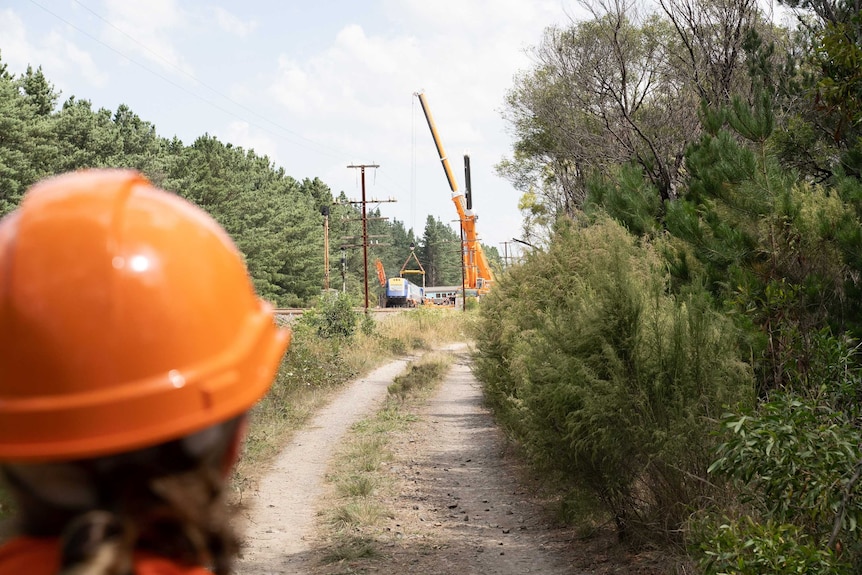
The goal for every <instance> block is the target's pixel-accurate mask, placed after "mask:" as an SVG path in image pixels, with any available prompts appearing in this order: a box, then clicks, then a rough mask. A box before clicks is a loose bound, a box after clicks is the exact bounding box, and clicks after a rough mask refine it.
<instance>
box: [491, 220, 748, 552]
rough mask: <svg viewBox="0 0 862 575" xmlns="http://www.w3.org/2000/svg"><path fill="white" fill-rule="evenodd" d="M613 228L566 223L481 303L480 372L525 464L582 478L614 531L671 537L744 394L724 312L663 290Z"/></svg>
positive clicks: (660, 271) (694, 293)
mask: <svg viewBox="0 0 862 575" xmlns="http://www.w3.org/2000/svg"><path fill="white" fill-rule="evenodd" d="M667 281H668V280H667V273H666V271H665V267H664V265H663V261H662V259H661V258H660V257H659V255H658V253H657V251H656V250H655V249H653V248H652V247H650V246H649V245H641V244H639V243H638V241H637V240H636V239H635V238H634V237H633V236H632V235H631V234H629V233H628V232H627V231H626V230H625V229H623V228H622V227H621V226H620V225H618V224H616V223H614V222H613V221H611V220H609V219H600V220H599V221H597V222H596V223H595V224H593V225H590V226H589V227H584V228H578V227H576V226H574V225H563V226H562V227H561V229H560V230H559V231H558V233H557V235H556V236H555V238H554V241H553V243H552V245H551V248H550V250H549V251H548V252H547V253H544V254H537V255H535V256H534V257H533V258H531V259H530V261H528V262H527V263H526V264H524V265H523V266H521V267H520V268H519V269H517V270H513V273H511V274H509V275H507V276H506V277H504V278H502V281H500V282H499V284H500V285H499V286H498V287H497V288H495V290H494V291H493V292H492V293H491V294H490V295H489V296H488V297H487V298H486V299H485V301H483V304H482V310H481V318H482V319H481V322H480V325H479V328H478V331H477V347H478V357H477V374H478V375H479V377H480V378H481V379H482V380H483V382H484V384H485V388H486V390H487V395H488V398H489V400H490V402H491V403H492V405H494V407H495V409H496V410H497V412H498V414H499V416H500V420H501V422H503V423H504V424H505V425H506V426H507V428H508V430H509V431H510V433H511V434H512V435H513V436H515V437H516V438H517V439H518V440H519V441H521V442H522V443H523V444H524V446H525V448H526V451H527V452H528V453H529V454H530V455H531V456H532V458H533V459H534V461H536V462H537V463H539V464H541V465H543V466H545V467H546V468H548V469H551V470H554V471H557V472H559V473H560V474H561V475H565V476H566V477H568V478H569V479H570V480H571V481H572V482H573V483H574V484H575V485H576V486H578V487H580V488H582V489H586V490H588V491H589V492H591V493H592V494H593V496H594V497H595V498H596V499H597V501H598V502H600V503H601V504H602V505H603V506H604V508H605V509H606V510H607V511H608V512H610V513H611V514H612V516H613V517H614V518H615V519H616V520H617V525H618V527H619V528H620V531H621V533H623V534H628V533H638V534H643V535H646V534H650V535H651V536H652V535H658V536H660V537H661V536H664V537H674V536H675V534H676V533H678V529H679V528H680V526H681V525H682V524H683V523H684V521H685V520H686V519H687V517H688V516H689V515H690V513H691V512H692V510H693V509H695V508H697V507H698V506H699V505H700V504H701V502H702V501H703V500H704V498H706V497H707V496H708V491H709V489H710V487H709V483H708V482H707V481H705V477H706V469H707V467H708V465H709V463H710V461H711V454H712V451H713V449H714V442H715V439H714V437H713V435H712V433H711V432H712V431H714V430H715V428H716V427H717V423H718V418H719V416H720V414H721V413H722V411H723V406H724V405H727V404H730V405H735V404H738V403H740V402H742V403H743V404H746V405H747V404H748V403H749V402H750V401H751V399H752V398H751V389H752V388H753V386H752V379H751V373H750V370H749V368H748V366H747V365H746V364H745V363H744V362H743V361H741V360H740V352H739V350H738V349H737V336H736V331H735V329H734V328H733V325H732V324H731V322H730V321H729V320H727V319H726V318H724V317H722V316H720V315H719V314H717V313H715V312H714V311H713V310H712V309H711V307H710V301H709V298H708V296H706V295H705V294H704V293H703V292H702V291H700V290H697V289H694V288H691V289H690V290H689V291H688V293H687V294H686V295H685V296H678V297H676V296H673V295H671V294H670V293H669V290H668V287H667Z"/></svg>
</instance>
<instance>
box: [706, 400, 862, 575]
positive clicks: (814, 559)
mask: <svg viewBox="0 0 862 575" xmlns="http://www.w3.org/2000/svg"><path fill="white" fill-rule="evenodd" d="M832 397H833V396H831V395H829V394H826V393H824V394H822V395H821V396H820V397H819V398H817V399H814V398H806V397H803V396H802V395H799V394H797V393H792V392H781V393H779V392H776V393H774V394H773V396H772V397H771V399H770V401H769V402H767V403H765V404H763V405H762V406H761V407H760V409H759V410H758V411H757V413H755V414H752V415H739V414H728V415H726V416H725V417H724V418H723V427H724V429H725V430H727V432H728V438H727V441H725V442H724V443H723V444H722V445H721V446H720V448H719V450H718V458H717V459H716V461H715V462H714V463H713V464H712V466H711V467H710V472H711V473H713V474H715V475H720V476H726V477H729V478H731V479H732V480H733V481H734V482H735V486H736V488H737V490H738V493H739V500H740V502H741V503H742V504H744V505H745V507H744V509H743V510H744V512H745V514H746V515H747V517H745V518H743V519H730V520H726V526H723V527H721V528H720V529H718V530H717V531H715V530H714V531H712V532H709V531H707V532H706V533H705V534H704V535H702V537H703V540H702V541H700V545H699V546H700V549H701V550H702V551H703V553H704V561H703V562H704V565H706V566H708V567H709V570H708V572H710V573H720V572H723V571H724V570H726V569H729V568H730V567H731V566H733V568H735V569H737V570H738V572H740V573H758V572H766V571H758V569H760V568H762V567H763V566H765V565H773V564H774V565H779V564H780V563H781V562H782V561H785V562H786V565H785V566H783V567H781V568H780V569H779V568H777V567H775V568H774V569H772V570H770V571H768V572H770V573H777V574H783V573H787V574H790V573H812V574H824V575H825V574H827V573H853V572H854V571H852V570H847V569H848V565H849V564H855V565H862V538H860V522H862V484H860V474H862V460H860V455H859V446H860V445H862V430H860V429H859V428H858V427H857V426H855V425H853V423H852V421H851V420H849V419H848V417H847V415H846V414H845V413H842V412H840V411H835V410H833V409H832V408H830V407H829V406H828V401H823V400H824V399H831V398H832ZM736 532H739V537H737V538H736V540H735V541H734V538H733V537H731V536H730V533H736ZM749 540H752V541H756V544H755V543H749ZM778 543H781V544H780V545H779V544H778ZM787 549H796V551H794V552H793V553H788V551H787ZM814 551H816V553H815V552H814ZM791 557H792V558H793V559H792V560H791ZM801 565H808V568H807V570H803V571H798V570H794V568H796V567H798V566H801ZM842 565H843V568H842V567H841V566H842ZM800 568H801V567H800Z"/></svg>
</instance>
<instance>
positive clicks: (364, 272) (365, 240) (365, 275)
mask: <svg viewBox="0 0 862 575" xmlns="http://www.w3.org/2000/svg"><path fill="white" fill-rule="evenodd" d="M347 167H348V168H354V169H356V168H358V169H359V173H360V176H361V181H362V201H361V202H352V203H359V204H360V205H361V206H362V268H363V269H362V277H363V280H364V281H363V283H364V286H365V313H366V315H367V314H368V215H367V211H366V209H365V206H366V204H368V200H366V199H365V168H379V167H380V166H379V165H378V164H350V165H349V166H347ZM374 203H377V202H376V201H375V202H374Z"/></svg>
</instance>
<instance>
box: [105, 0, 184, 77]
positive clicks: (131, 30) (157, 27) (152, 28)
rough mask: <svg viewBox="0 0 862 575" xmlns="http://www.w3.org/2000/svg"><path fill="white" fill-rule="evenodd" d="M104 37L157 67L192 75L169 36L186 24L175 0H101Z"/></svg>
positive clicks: (120, 48) (108, 41)
mask: <svg viewBox="0 0 862 575" xmlns="http://www.w3.org/2000/svg"><path fill="white" fill-rule="evenodd" d="M105 9H106V10H107V15H106V19H107V20H108V21H109V22H110V24H106V25H105V27H104V30H103V34H102V36H103V39H104V41H105V42H106V43H107V44H109V45H110V46H112V47H113V48H114V49H116V50H117V51H119V52H120V53H122V54H124V55H126V56H127V57H130V58H133V59H136V60H137V58H138V57H141V58H144V59H146V60H149V61H150V62H153V63H155V64H157V65H158V66H159V67H160V68H162V69H165V70H170V71H172V72H174V73H175V72H177V71H179V72H181V73H183V74H189V75H193V70H192V67H191V65H190V64H189V63H188V62H186V61H185V60H184V59H183V57H182V56H181V55H180V53H179V52H178V50H177V48H176V46H175V44H174V41H173V38H174V36H175V35H177V34H180V33H181V32H182V30H183V29H184V28H185V27H186V26H187V23H188V16H187V15H186V14H185V13H184V12H183V11H182V9H181V8H180V7H179V6H178V4H177V2H176V1H175V0H149V1H148V2H128V1H127V0H105Z"/></svg>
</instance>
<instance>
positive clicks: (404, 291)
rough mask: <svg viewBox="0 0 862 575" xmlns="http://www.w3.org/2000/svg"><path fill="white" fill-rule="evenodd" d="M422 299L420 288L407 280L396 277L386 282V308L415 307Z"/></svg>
mask: <svg viewBox="0 0 862 575" xmlns="http://www.w3.org/2000/svg"><path fill="white" fill-rule="evenodd" d="M424 299H425V294H424V292H423V290H422V288H421V287H419V286H418V285H416V284H414V283H412V282H410V281H409V280H406V279H404V278H401V277H398V278H389V279H388V280H387V281H386V307H416V306H417V305H422V302H423V301H424Z"/></svg>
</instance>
